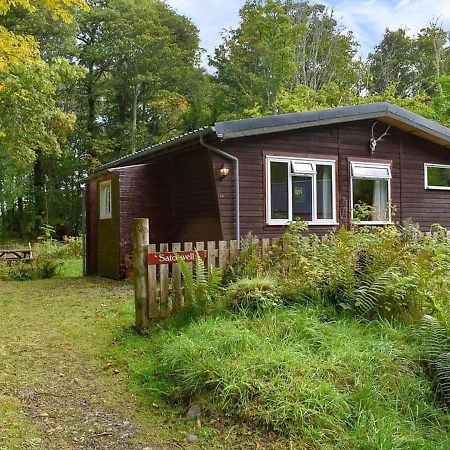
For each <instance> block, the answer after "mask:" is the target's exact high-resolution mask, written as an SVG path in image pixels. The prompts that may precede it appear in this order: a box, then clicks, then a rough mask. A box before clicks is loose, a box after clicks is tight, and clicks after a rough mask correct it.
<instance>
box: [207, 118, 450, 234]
mask: <svg viewBox="0 0 450 450" xmlns="http://www.w3.org/2000/svg"><path fill="white" fill-rule="evenodd" d="M373 123H374V122H373V121H372V120H367V121H361V122H352V123H346V124H340V125H331V126H323V127H316V128H309V129H303V130H293V131H288V132H280V133H273V134H265V135H259V136H250V137H245V138H237V139H232V140H229V141H223V142H220V141H219V140H215V141H214V142H211V144H212V145H215V146H216V147H218V148H220V149H222V150H224V151H225V152H228V153H230V154H232V155H234V156H237V157H238V158H239V163H240V179H241V182H240V190H241V204H240V208H241V236H244V235H245V234H246V233H248V232H252V233H253V234H255V235H257V236H258V237H274V236H278V235H280V234H281V233H282V232H283V231H284V230H285V227H282V226H273V225H267V224H266V218H265V188H264V185H265V182H264V155H265V154H280V153H281V154H286V155H289V154H292V156H295V155H297V156H300V155H305V154H307V155H309V156H311V155H312V154H317V155H320V156H325V157H326V156H327V155H328V156H330V157H337V158H338V164H337V167H338V171H337V218H338V221H339V222H340V223H341V224H345V225H348V224H349V222H350V208H351V206H350V174H349V161H350V160H351V159H354V160H373V161H374V162H375V161H390V162H391V164H392V180H391V201H392V205H393V211H394V215H393V220H394V221H396V222H397V223H398V222H401V221H402V220H405V219H407V218H412V219H413V220H414V221H417V222H419V224H420V226H421V228H422V229H428V228H429V227H430V225H431V224H432V223H435V222H439V223H441V224H442V225H443V226H446V227H450V191H438V190H434V191H433V190H425V189H424V169H423V164H424V163H425V162H430V163H440V164H450V152H449V151H448V150H446V149H444V148H441V147H439V146H437V145H435V144H432V143H430V142H428V141H425V140H423V139H421V138H418V137H416V136H413V135H411V134H409V133H406V132H404V131H401V130H399V129H396V128H394V127H391V129H390V130H389V135H388V136H386V137H385V138H384V139H383V140H382V141H380V142H379V143H378V144H377V147H376V150H375V152H374V154H373V155H370V152H369V138H370V136H371V129H372V125H373ZM386 128H387V125H385V124H383V123H381V122H380V123H378V124H377V125H376V127H375V135H376V136H379V135H380V134H381V133H383V132H384V131H385V130H386ZM221 163H222V160H221V159H220V158H216V159H215V160H214V164H215V165H219V164H221ZM231 184H232V183H231V181H230V182H229V183H221V182H219V181H217V182H216V188H217V193H218V201H219V204H220V213H221V221H222V226H223V230H224V239H232V238H233V237H234V236H233V227H234V214H233V210H234V190H233V188H232V186H231ZM331 228H332V227H330V226H318V225H311V226H310V230H311V231H312V232H314V233H317V234H323V233H326V232H327V231H329V230H330V229H331Z"/></svg>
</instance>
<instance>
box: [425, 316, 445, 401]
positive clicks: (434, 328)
mask: <svg viewBox="0 0 450 450" xmlns="http://www.w3.org/2000/svg"><path fill="white" fill-rule="evenodd" d="M420 335H421V337H422V343H423V352H424V356H425V358H426V361H427V363H428V365H429V367H430V369H431V371H432V372H433V375H434V376H435V378H436V384H437V387H438V388H439V390H440V392H441V394H442V398H443V400H444V402H445V404H446V406H447V408H448V407H450V336H449V334H448V331H447V329H446V328H445V327H444V326H443V325H442V324H441V323H440V322H439V321H438V320H437V319H436V318H434V317H432V316H429V315H426V316H424V317H423V318H422V322H421V325H420Z"/></svg>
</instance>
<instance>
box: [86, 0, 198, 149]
mask: <svg viewBox="0 0 450 450" xmlns="http://www.w3.org/2000/svg"><path fill="white" fill-rule="evenodd" d="M78 39H79V41H80V42H81V46H80V62H81V64H83V65H84V66H85V67H86V72H87V76H86V79H85V85H84V89H85V92H86V94H87V102H88V114H87V130H88V133H89V136H90V139H91V140H90V145H89V148H90V153H91V154H92V155H93V156H94V157H97V156H99V155H97V153H98V151H99V150H100V151H102V150H101V145H102V144H105V145H106V148H103V152H104V151H105V150H106V151H112V152H113V153H112V154H111V155H114V156H116V155H117V154H118V153H120V154H124V153H129V152H133V151H135V149H136V148H139V147H140V146H142V145H145V144H148V143H149V142H152V141H157V140H158V138H159V137H164V135H165V134H166V133H167V132H169V131H168V130H167V127H166V125H168V124H167V123H166V124H164V121H165V119H166V115H165V114H164V113H162V111H160V110H159V107H162V106H163V105H164V107H167V106H168V105H169V104H171V105H172V107H173V105H175V104H177V105H178V107H179V109H178V110H179V111H180V110H181V111H182V110H183V109H186V105H188V106H187V108H189V91H190V79H191V78H192V77H195V75H196V72H198V70H199V69H198V68H197V67H196V66H197V64H198V60H199V57H198V56H199V48H198V43H199V40H198V30H197V29H196V28H195V27H194V26H193V25H192V23H191V22H190V21H189V20H188V19H187V18H185V17H183V16H180V15H178V14H176V13H175V12H174V11H173V10H171V9H170V8H169V7H168V6H167V5H165V4H164V3H162V2H160V1H148V0H111V1H110V2H109V3H108V4H104V3H103V2H99V3H96V4H95V5H93V7H92V8H91V11H90V12H89V13H87V14H83V15H81V17H80V29H79V33H78ZM169 109H170V108H169ZM169 128H171V127H170V126H169ZM174 131H176V130H174ZM180 131H181V130H180ZM171 132H172V131H170V132H169V134H170V133H171ZM99 144H100V148H99Z"/></svg>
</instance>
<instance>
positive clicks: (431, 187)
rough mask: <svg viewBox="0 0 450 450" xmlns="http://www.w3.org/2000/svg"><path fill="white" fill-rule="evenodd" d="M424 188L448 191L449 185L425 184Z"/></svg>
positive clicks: (449, 189)
mask: <svg viewBox="0 0 450 450" xmlns="http://www.w3.org/2000/svg"><path fill="white" fill-rule="evenodd" d="M425 189H426V190H428V191H450V187H445V186H426V187H425Z"/></svg>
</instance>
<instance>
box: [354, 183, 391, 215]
mask: <svg viewBox="0 0 450 450" xmlns="http://www.w3.org/2000/svg"><path fill="white" fill-rule="evenodd" d="M388 183H389V180H367V179H360V180H358V179H354V180H353V218H354V219H356V220H361V221H381V222H386V221H388V220H389V219H390V218H389V205H388V202H389V198H388V189H389V184H388Z"/></svg>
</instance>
